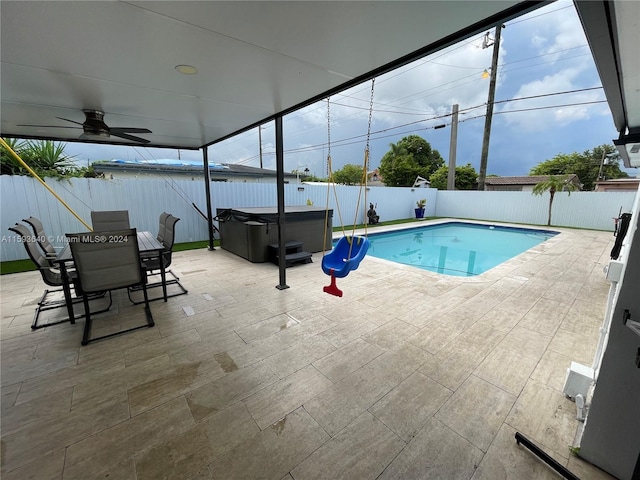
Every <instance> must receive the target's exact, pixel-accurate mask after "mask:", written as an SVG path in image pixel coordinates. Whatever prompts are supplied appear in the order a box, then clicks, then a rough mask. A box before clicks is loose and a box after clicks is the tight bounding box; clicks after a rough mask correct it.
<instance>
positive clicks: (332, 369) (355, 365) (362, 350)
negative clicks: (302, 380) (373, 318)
mask: <svg viewBox="0 0 640 480" xmlns="http://www.w3.org/2000/svg"><path fill="white" fill-rule="evenodd" d="M382 353H384V350H382V349H381V348H378V347H376V346H375V345H371V344H370V343H367V342H365V341H364V340H362V339H361V338H357V339H355V340H354V341H353V342H351V343H349V344H347V345H344V346H343V347H340V348H338V349H337V350H336V351H335V352H332V353H330V354H328V355H326V356H325V357H323V358H321V359H319V360H316V361H315V362H313V366H314V367H316V368H317V369H318V370H319V371H321V372H322V373H323V374H324V375H325V376H326V377H327V378H328V379H329V380H331V381H332V382H334V383H335V382H337V381H339V380H340V379H342V378H344V377H346V376H347V375H349V374H350V373H352V372H355V371H356V370H357V369H359V368H360V367H362V366H363V365H365V364H367V363H369V362H370V361H371V360H373V359H374V358H376V357H377V356H379V355H381V354H382Z"/></svg>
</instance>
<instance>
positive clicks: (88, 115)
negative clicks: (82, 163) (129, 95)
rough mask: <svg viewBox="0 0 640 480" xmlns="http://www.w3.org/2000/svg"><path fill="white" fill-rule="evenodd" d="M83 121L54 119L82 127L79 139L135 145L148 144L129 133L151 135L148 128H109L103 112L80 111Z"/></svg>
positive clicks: (146, 141)
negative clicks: (107, 139) (128, 141)
mask: <svg viewBox="0 0 640 480" xmlns="http://www.w3.org/2000/svg"><path fill="white" fill-rule="evenodd" d="M82 111H83V112H84V116H85V120H84V122H83V123H81V122H76V121H75V120H69V119H68V118H62V117H56V118H59V119H60V120H64V121H65V122H71V123H76V124H78V125H82V130H83V133H82V135H80V138H81V139H95V138H96V137H103V138H109V137H111V136H113V137H118V138H124V139H125V140H131V141H132V142H137V143H149V140H147V139H146V138H141V137H137V136H135V135H129V134H130V133H152V132H151V130H149V129H148V128H125V127H109V126H108V125H107V124H106V123H105V122H104V112H102V111H100V110H82ZM20 126H21V127H47V128H78V129H79V128H80V127H68V126H64V125H20Z"/></svg>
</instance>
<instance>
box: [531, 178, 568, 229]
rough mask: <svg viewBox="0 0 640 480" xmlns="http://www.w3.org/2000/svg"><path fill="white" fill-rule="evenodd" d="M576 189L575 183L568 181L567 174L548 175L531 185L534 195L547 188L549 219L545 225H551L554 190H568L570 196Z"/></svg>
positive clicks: (541, 192)
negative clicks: (546, 177)
mask: <svg viewBox="0 0 640 480" xmlns="http://www.w3.org/2000/svg"><path fill="white" fill-rule="evenodd" d="M575 189H576V184H575V183H573V182H570V181H569V176H568V175H563V176H562V177H556V176H554V175H549V178H548V179H547V180H545V181H544V182H540V183H538V184H536V186H535V187H533V194H534V195H542V194H543V193H544V192H546V191H547V190H549V219H548V220H547V225H548V226H551V206H552V205H553V197H554V196H555V194H556V192H563V191H564V192H568V193H569V196H571V192H572V191H574V190H575Z"/></svg>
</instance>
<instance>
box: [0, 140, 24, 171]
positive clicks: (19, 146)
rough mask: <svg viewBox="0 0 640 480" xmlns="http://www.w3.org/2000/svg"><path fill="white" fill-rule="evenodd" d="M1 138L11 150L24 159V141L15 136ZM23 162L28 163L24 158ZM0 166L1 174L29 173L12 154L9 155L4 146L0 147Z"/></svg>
mask: <svg viewBox="0 0 640 480" xmlns="http://www.w3.org/2000/svg"><path fill="white" fill-rule="evenodd" d="M3 140H4V141H5V143H6V144H7V145H8V146H9V147H10V148H11V150H13V151H14V152H16V153H17V154H18V156H20V158H22V159H23V160H25V158H24V155H23V153H24V151H25V149H26V142H24V141H22V140H19V139H17V138H3ZM25 163H26V164H27V165H28V164H29V162H28V161H27V160H25ZM0 167H1V170H2V175H29V172H28V171H27V169H26V168H24V167H23V166H22V164H21V163H20V162H18V161H17V160H16V159H15V158H14V157H13V155H11V153H10V152H9V151H8V150H7V149H6V148H5V147H4V146H2V148H0Z"/></svg>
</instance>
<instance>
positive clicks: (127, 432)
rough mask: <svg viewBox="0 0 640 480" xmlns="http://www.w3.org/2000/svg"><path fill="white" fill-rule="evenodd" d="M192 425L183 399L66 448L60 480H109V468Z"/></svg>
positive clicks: (191, 419) (110, 469) (192, 422)
mask: <svg viewBox="0 0 640 480" xmlns="http://www.w3.org/2000/svg"><path fill="white" fill-rule="evenodd" d="M192 425H194V421H193V417H192V416H191V412H190V411H189V408H188V406H187V403H186V401H185V399H184V398H179V399H176V400H174V401H172V402H169V403H166V404H164V405H161V406H160V407H158V408H156V409H153V410H150V411H148V412H146V413H144V414H142V415H139V416H137V417H134V418H132V419H131V421H129V422H124V423H121V424H119V425H114V426H113V427H111V428H108V429H105V430H103V431H101V432H99V433H97V434H95V435H93V436H91V437H87V438H86V439H84V440H82V441H80V442H78V443H75V444H73V445H71V446H69V448H67V455H66V459H65V475H64V476H65V478H68V479H84V478H87V477H88V476H90V475H91V476H98V474H99V473H100V474H101V475H102V476H105V475H107V476H110V475H109V473H110V472H111V471H112V469H113V468H121V467H118V466H119V465H120V464H121V463H122V462H126V461H127V460H128V459H129V458H130V457H132V456H133V455H134V454H136V453H138V452H141V451H143V450H145V449H147V448H149V447H151V446H153V445H155V444H157V443H160V442H162V441H165V440H167V439H169V438H171V437H172V436H173V435H177V434H180V433H181V432H183V431H184V430H185V429H187V428H189V427H190V426H192ZM111 477H112V476H111ZM112 478H114V477H112Z"/></svg>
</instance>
